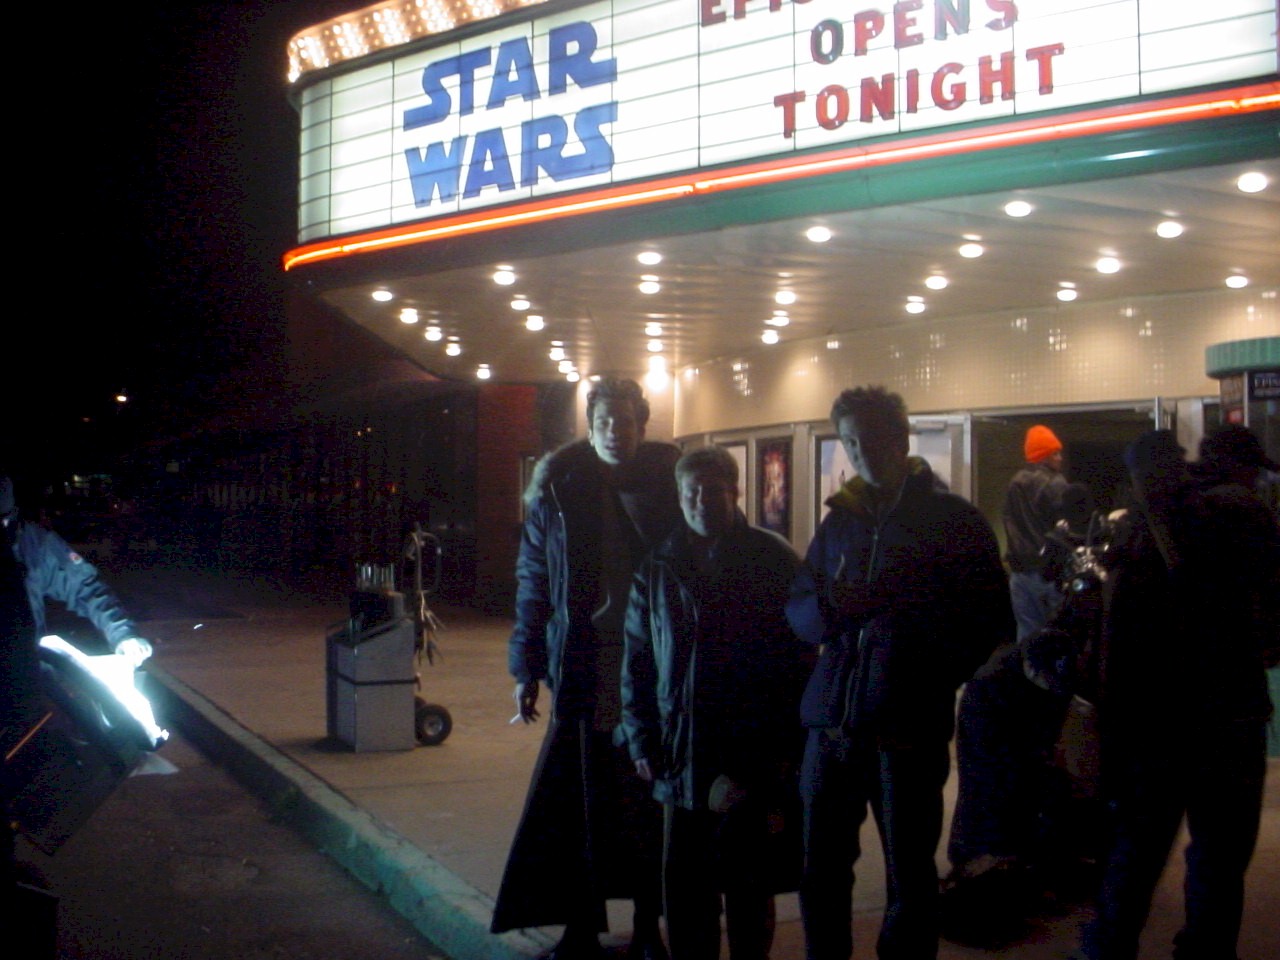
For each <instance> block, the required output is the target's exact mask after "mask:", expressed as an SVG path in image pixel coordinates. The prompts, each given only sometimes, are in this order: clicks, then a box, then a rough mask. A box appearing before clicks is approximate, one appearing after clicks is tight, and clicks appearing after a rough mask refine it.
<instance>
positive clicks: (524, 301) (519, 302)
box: [511, 297, 530, 310]
mask: <svg viewBox="0 0 1280 960" xmlns="http://www.w3.org/2000/svg"><path fill="white" fill-rule="evenodd" d="M529 307H530V303H529V300H528V298H527V297H516V298H514V299H513V300H512V301H511V309H512V310H528V309H529Z"/></svg>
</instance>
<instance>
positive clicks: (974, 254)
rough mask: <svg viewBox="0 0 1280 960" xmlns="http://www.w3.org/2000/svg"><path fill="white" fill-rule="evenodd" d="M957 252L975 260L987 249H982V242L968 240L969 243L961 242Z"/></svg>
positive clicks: (967, 258)
mask: <svg viewBox="0 0 1280 960" xmlns="http://www.w3.org/2000/svg"><path fill="white" fill-rule="evenodd" d="M957 252H958V253H959V254H960V256H962V257H964V258H965V259H966V260H976V259H977V258H978V257H980V256H982V255H983V254H984V253H986V252H987V251H986V250H984V249H983V247H982V244H980V243H974V242H972V241H970V242H969V243H962V244H961V245H960V249H959V250H958V251H957Z"/></svg>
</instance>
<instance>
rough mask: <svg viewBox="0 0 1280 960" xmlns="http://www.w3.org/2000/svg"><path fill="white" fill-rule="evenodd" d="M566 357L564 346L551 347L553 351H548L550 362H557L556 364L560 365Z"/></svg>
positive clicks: (555, 345)
mask: <svg viewBox="0 0 1280 960" xmlns="http://www.w3.org/2000/svg"><path fill="white" fill-rule="evenodd" d="M564 356H565V354H564V346H563V345H562V344H559V343H557V344H554V345H553V346H552V347H551V349H550V350H548V351H547V358H548V359H549V360H553V361H555V362H556V363H559V362H560V361H561V360H563V359H564Z"/></svg>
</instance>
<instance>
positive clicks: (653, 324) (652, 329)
mask: <svg viewBox="0 0 1280 960" xmlns="http://www.w3.org/2000/svg"><path fill="white" fill-rule="evenodd" d="M644 335H645V336H646V337H660V336H662V324H660V323H658V322H657V321H655V320H650V321H649V322H648V323H646V324H645V325H644Z"/></svg>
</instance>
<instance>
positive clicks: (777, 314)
mask: <svg viewBox="0 0 1280 960" xmlns="http://www.w3.org/2000/svg"><path fill="white" fill-rule="evenodd" d="M790 322H791V317H789V316H788V315H787V311H785V310H775V311H773V316H772V317H770V318H769V319H768V320H766V321H765V323H767V324H768V325H769V326H771V327H785V326H787V324H789V323H790Z"/></svg>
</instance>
